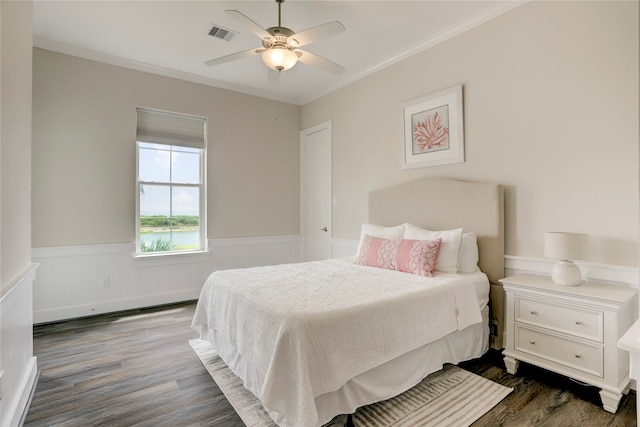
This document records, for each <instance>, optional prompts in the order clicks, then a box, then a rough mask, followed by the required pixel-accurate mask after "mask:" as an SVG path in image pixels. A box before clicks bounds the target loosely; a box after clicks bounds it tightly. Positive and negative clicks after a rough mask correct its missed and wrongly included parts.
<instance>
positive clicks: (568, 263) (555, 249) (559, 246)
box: [544, 232, 587, 286]
mask: <svg viewBox="0 0 640 427" xmlns="http://www.w3.org/2000/svg"><path fill="white" fill-rule="evenodd" d="M586 249H587V235H586V234H582V233H565V232H547V233H544V256H545V257H546V258H552V259H556V260H558V262H557V263H556V264H555V265H554V266H553V269H552V270H551V280H553V282H554V283H557V284H558V285H567V286H576V285H579V284H580V282H581V281H582V276H581V274H580V269H579V268H578V266H577V265H575V264H574V262H573V260H576V259H584V257H585V253H586Z"/></svg>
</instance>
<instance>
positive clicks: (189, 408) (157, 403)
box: [25, 302, 636, 427]
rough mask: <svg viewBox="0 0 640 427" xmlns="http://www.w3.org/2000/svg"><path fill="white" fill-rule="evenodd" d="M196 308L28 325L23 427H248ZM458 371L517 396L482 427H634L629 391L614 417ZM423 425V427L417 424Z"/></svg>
mask: <svg viewBox="0 0 640 427" xmlns="http://www.w3.org/2000/svg"><path fill="white" fill-rule="evenodd" d="M194 308H195V303H193V302H191V303H184V304H176V305H172V306H164V307H156V308H151V309H141V310H132V311H128V312H122V313H113V314H108V315H101V316H95V317H91V318H85V319H77V320H71V321H67V322H60V323H55V324H48V325H40V326H36V327H34V353H35V355H36V356H37V357H38V368H39V371H40V378H39V381H38V384H37V387H36V391H35V394H34V397H33V401H32V403H31V407H30V409H29V412H28V414H27V417H26V422H25V426H28V427H35V426H82V427H87V426H123V427H129V426H170V427H179V426H216V427H241V426H244V424H243V423H242V421H241V420H240V418H239V417H238V415H237V414H236V413H235V411H234V410H233V408H232V407H231V405H230V404H229V403H228V402H227V400H226V399H225V398H224V395H223V394H222V393H221V392H220V389H219V388H218V387H217V386H216V384H215V382H214V381H213V380H212V379H211V377H210V376H209V374H208V373H207V372H206V370H205V369H204V367H203V366H202V364H201V363H200V361H199V360H198V357H197V356H196V355H195V353H194V352H193V350H192V349H191V347H190V346H189V344H188V343H187V340H189V339H191V338H195V337H196V336H197V335H196V333H195V332H194V331H192V330H191V328H190V323H191V318H192V316H193V312H194ZM460 366H461V367H463V368H465V369H467V370H469V371H471V372H475V373H476V374H478V375H482V376H483V377H485V378H488V379H491V380H493V381H496V382H498V383H500V384H503V385H505V386H508V387H514V388H515V390H514V391H513V392H512V393H511V394H510V395H509V396H508V397H507V398H506V399H504V400H503V401H502V402H501V403H500V404H498V405H497V406H496V407H495V408H493V409H492V410H491V411H490V412H489V413H487V414H486V415H484V416H483V417H482V418H481V419H479V420H478V421H477V422H476V423H474V427H479V426H518V427H520V426H523V427H525V426H536V427H537V426H558V427H559V426H563V427H571V426H581V427H584V426H621V427H622V426H625V427H626V426H635V425H636V418H635V416H636V415H635V405H636V395H635V392H630V393H629V395H627V396H625V397H623V399H622V402H621V403H620V408H619V409H618V413H617V414H615V415H614V414H610V413H608V412H606V411H604V410H603V409H602V407H601V406H600V397H599V395H598V390H597V389H595V388H593V387H587V386H582V385H579V384H576V383H575V382H572V381H571V380H569V379H567V378H564V377H562V376H559V375H555V374H552V373H549V372H547V371H544V370H541V369H538V368H535V367H533V366H530V365H526V364H520V368H519V371H518V375H515V376H513V375H509V374H508V373H507V372H506V371H505V370H504V364H503V363H502V358H501V356H500V354H499V353H498V352H496V351H490V352H488V353H487V354H486V355H485V356H484V357H482V358H480V359H477V360H474V361H470V362H464V363H462V364H461V365H460ZM416 427H419V426H416Z"/></svg>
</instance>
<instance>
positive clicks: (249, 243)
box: [32, 235, 301, 324]
mask: <svg viewBox="0 0 640 427" xmlns="http://www.w3.org/2000/svg"><path fill="white" fill-rule="evenodd" d="M208 243H209V248H208V251H207V252H206V253H198V254H189V255H187V254H184V255H177V256H149V257H139V258H136V257H135V256H134V252H135V246H134V244H133V243H130V244H128V243H127V244H110V245H91V246H71V247H54V248H34V249H32V258H33V261H34V262H37V263H39V264H40V267H39V269H38V277H37V278H36V280H35V281H34V286H33V315H34V323H36V324H38V323H46V322H53V321H58V320H63V319H70V318H76V317H84V316H90V315H94V314H100V313H107V312H113V311H119V310H127V309H131V308H140V307H149V306H154V305H160V304H169V303H174V302H180V301H188V300H193V299H197V298H198V296H199V295H200V290H201V289H202V285H203V283H204V281H205V280H206V278H207V277H208V276H209V275H210V274H211V273H212V272H213V271H216V270H223V269H229V268H242V267H253V266H261V265H271V264H281V263H290V262H298V261H300V259H301V258H300V254H301V251H300V248H301V237H300V236H299V235H290V236H263V237H243V238H230V239H210V240H209V241H208Z"/></svg>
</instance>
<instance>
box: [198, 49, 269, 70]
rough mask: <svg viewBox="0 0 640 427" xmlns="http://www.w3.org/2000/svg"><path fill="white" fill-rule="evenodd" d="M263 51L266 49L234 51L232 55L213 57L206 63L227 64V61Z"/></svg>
mask: <svg viewBox="0 0 640 427" xmlns="http://www.w3.org/2000/svg"><path fill="white" fill-rule="evenodd" d="M262 52H264V49H249V50H245V51H242V52H236V53H232V54H231V55H225V56H221V57H220V58H216V59H211V60H209V61H207V62H205V65H208V66H210V67H211V66H213V65H220V64H225V63H227V62H231V61H236V60H238V59H242V58H247V57H249V56H253V55H257V54H259V53H262Z"/></svg>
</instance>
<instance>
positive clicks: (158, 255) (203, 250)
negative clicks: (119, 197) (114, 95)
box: [134, 108, 209, 260]
mask: <svg viewBox="0 0 640 427" xmlns="http://www.w3.org/2000/svg"><path fill="white" fill-rule="evenodd" d="M138 111H145V112H149V111H151V110H148V109H142V108H139V109H138ZM157 112H158V114H168V115H175V116H176V117H187V116H185V115H184V114H179V113H169V112H166V111H159V110H157ZM192 117H193V118H196V117H194V116H192ZM199 119H202V120H203V122H204V124H203V125H204V140H203V147H202V148H199V149H200V184H173V183H161V182H153V183H152V182H146V181H140V180H139V176H140V170H139V169H140V145H139V142H141V141H137V139H138V138H136V175H135V177H136V185H135V187H136V188H135V192H136V204H135V208H136V213H135V229H136V240H135V251H134V257H135V258H137V259H158V260H160V259H163V258H164V259H167V257H194V256H198V257H201V256H208V254H209V250H208V239H207V194H206V193H207V186H206V184H207V168H206V164H207V161H206V159H207V126H206V123H207V121H206V118H199ZM167 145H169V144H167ZM171 145H173V146H184V147H189V148H194V147H193V146H190V145H189V144H181V143H180V141H176V143H174V144H171ZM145 184H149V185H152V184H155V185H168V186H171V187H173V186H187V187H197V188H199V189H200V191H199V196H200V200H199V203H200V224H199V231H200V236H199V240H200V249H195V250H181V251H166V252H140V186H141V185H145Z"/></svg>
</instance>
